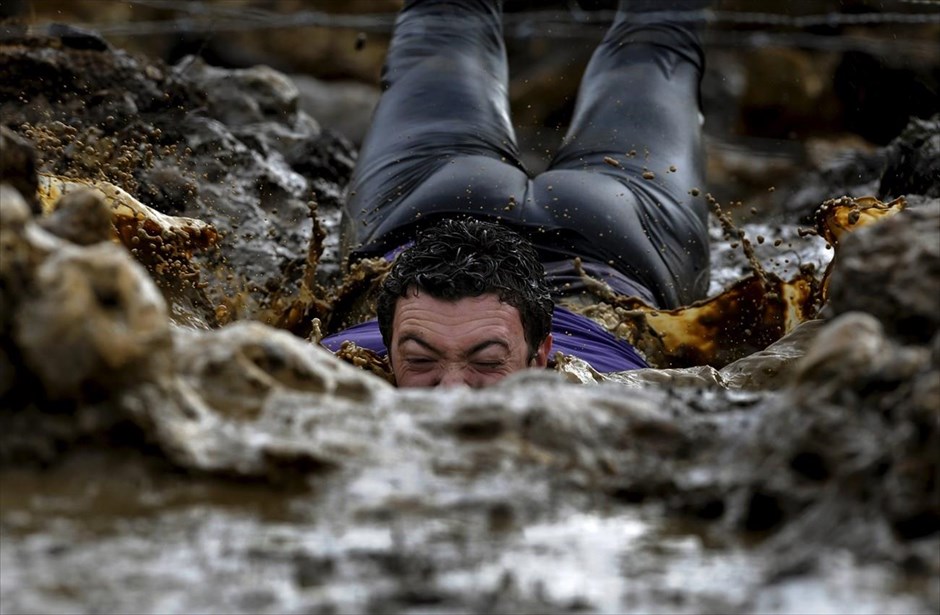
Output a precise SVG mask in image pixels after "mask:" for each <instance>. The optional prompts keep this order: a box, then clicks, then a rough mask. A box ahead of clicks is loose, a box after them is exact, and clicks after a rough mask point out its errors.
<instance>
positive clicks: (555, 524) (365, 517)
mask: <svg viewBox="0 0 940 615" xmlns="http://www.w3.org/2000/svg"><path fill="white" fill-rule="evenodd" d="M128 461H130V460H123V461H122V462H121V463H120V464H115V459H113V458H108V457H106V456H104V457H103V456H100V455H89V456H86V457H83V458H81V459H76V460H73V461H72V462H70V463H68V464H66V465H65V466H63V467H59V468H56V469H55V470H52V471H50V472H48V473H46V474H44V475H43V476H42V479H41V481H39V482H38V483H37V477H36V476H35V475H34V474H31V473H17V472H15V471H5V472H4V473H3V475H2V478H0V488H2V491H3V493H4V498H3V508H2V515H3V525H2V531H3V541H2V545H0V566H2V567H3V568H4V575H3V583H2V586H0V602H2V604H3V611H4V612H7V613H23V612H32V613H50V612H153V613H195V612H246V613H248V612H269V613H301V612H307V613H309V612H341V613H346V612H366V611H368V612H403V613H448V612H468V611H472V612H549V611H550V612H568V611H577V612H585V611H588V612H601V613H613V612H636V613H701V612H716V613H717V612H721V613H730V612H764V613H772V612H773V613H778V612H784V613H787V612H789V613H805V612H812V613H847V612H852V613H873V614H874V613H899V614H900V613H918V612H929V609H928V608H927V606H926V605H925V604H924V603H923V602H921V600H920V598H919V597H918V596H920V595H922V592H924V590H925V588H924V587H918V586H917V585H916V584H915V585H914V586H911V585H910V584H909V582H908V581H906V579H905V577H904V576H903V575H900V574H897V573H896V572H891V571H889V570H886V569H885V568H884V567H883V566H878V565H873V564H865V563H863V562H859V561H857V559H856V558H855V557H854V556H853V555H851V554H850V553H847V552H839V551H833V552H830V553H827V554H826V555H825V556H824V557H822V558H820V561H819V562H818V569H816V570H815V571H814V573H813V574H812V575H803V574H799V573H798V572H794V573H790V574H787V573H783V574H779V573H774V574H777V575H778V576H779V577H780V578H779V579H775V580H774V581H773V582H772V583H768V582H767V578H768V576H772V574H771V572H769V570H768V569H770V568H772V567H773V565H774V559H773V554H772V553H768V552H767V550H765V549H761V548H760V547H759V546H755V545H751V544H748V543H747V542H746V541H744V540H741V539H730V540H728V539H717V540H716V539H715V538H712V537H710V536H709V532H708V530H707V527H700V526H698V527H697V525H696V524H695V523H679V522H677V521H676V520H674V519H670V518H668V517H666V516H664V515H663V512H662V510H661V509H660V508H659V507H657V506H645V507H635V506H631V507H626V506H622V505H620V506H618V505H611V504H609V503H603V502H601V503H595V505H593V506H592V505H590V503H589V502H581V503H580V504H575V503H574V502H572V498H571V497H570V495H566V494H563V493H560V492H559V490H556V489H553V488H551V487H550V486H549V485H545V484H542V485H530V486H528V487H526V486H525V485H524V484H522V481H519V480H509V481H493V482H488V483H486V484H478V485H475V486H474V485H472V484H471V485H467V484H466V482H464V481H448V482H449V483H450V484H445V485H441V484H440V483H438V485H437V488H436V491H437V494H436V495H435V497H434V498H433V499H434V500H436V502H428V501H427V499H428V498H422V497H421V496H420V493H415V492H416V491H418V492H420V491H423V488H422V487H421V486H420V483H424V482H425V481H426V477H425V476H423V473H424V472H423V469H421V468H412V469H408V468H396V469H395V471H394V472H377V471H373V472H369V473H366V474H365V475H362V476H359V477H341V476H334V477H331V478H326V479H324V480H318V481H316V482H317V485H316V486H315V487H314V488H313V489H312V492H311V493H307V494H290V493H284V492H281V491H277V490H272V489H271V487H270V486H268V485H258V484H254V485H253V484H243V485H240V484H237V483H232V482H228V481H226V482H215V481H207V480H200V479H193V478H192V477H186V476H179V475H174V474H173V473H170V472H168V470H167V468H164V467H160V466H159V464H147V463H141V462H140V461H130V462H129V463H128ZM155 466H156V467H155ZM383 474H384V476H383ZM389 474H392V476H389ZM543 480H544V479H543ZM409 483H410V484H409ZM402 487H404V488H402ZM468 487H469V488H468ZM402 492H404V493H402ZM383 493H384V497H383V495H380V494H383ZM584 499H585V498H584V497H583V496H582V497H578V498H575V501H577V500H584ZM587 499H588V500H589V499H590V498H587ZM539 502H551V503H552V505H551V506H550V507H549V509H548V510H546V509H545V506H544V505H540V504H539ZM597 504H600V506H598V505H597ZM585 505H587V506H585ZM526 507H529V508H539V509H541V510H540V511H539V512H538V513H537V514H536V515H532V514H531V512H525V508H526ZM922 583H923V582H922Z"/></svg>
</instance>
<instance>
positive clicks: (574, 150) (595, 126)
mask: <svg viewBox="0 0 940 615" xmlns="http://www.w3.org/2000/svg"><path fill="white" fill-rule="evenodd" d="M705 4H707V3H705V2H701V1H697V2H683V1H678V2H676V1H673V2H669V1H668V0H667V1H662V2H658V1H657V2H628V1H625V0H622V1H621V3H620V8H619V10H618V13H617V16H616V18H615V20H614V23H613V24H612V25H611V27H610V29H609V30H608V32H607V34H606V36H605V38H604V40H603V42H602V43H601V44H600V45H599V47H598V48H597V50H596V51H595V53H594V55H593V57H592V59H591V61H590V63H589V64H588V67H587V69H586V71H585V74H584V77H583V80H582V83H581V88H580V91H579V93H578V100H577V103H576V106H575V112H574V117H573V119H572V123H571V127H570V129H569V131H568V134H567V136H566V137H565V140H564V142H563V145H562V147H561V148H560V149H559V151H558V154H557V155H556V157H555V159H554V161H553V162H552V164H551V165H550V167H549V170H548V171H547V172H545V173H543V174H542V175H540V176H539V177H538V178H536V184H537V186H536V192H537V193H542V192H543V190H545V189H546V187H547V186H549V185H551V186H552V191H553V194H554V195H555V197H556V199H558V200H559V202H564V203H565V204H566V209H567V211H566V214H567V215H568V216H569V218H570V221H571V226H573V227H574V228H575V229H577V230H578V232H580V233H581V234H582V235H583V237H584V240H586V241H587V242H588V243H589V244H590V246H591V249H592V250H593V251H594V253H595V255H596V254H598V253H603V254H604V256H605V258H606V260H607V261H608V262H609V263H610V264H612V265H613V266H614V267H615V268H617V269H619V270H621V271H623V272H624V273H626V274H627V275H628V276H630V277H632V278H634V279H636V280H638V281H639V282H641V283H642V284H643V285H644V286H646V287H647V288H649V289H650V290H652V291H653V293H654V295H656V296H657V298H658V300H659V302H660V304H661V305H663V307H669V306H672V305H675V304H677V303H687V302H690V301H693V300H695V299H697V298H700V297H701V296H702V295H703V294H704V292H705V291H706V290H707V284H708V245H707V224H706V223H707V206H706V204H705V202H704V199H703V198H702V197H698V198H693V197H692V196H691V195H690V191H691V190H692V189H693V188H699V187H701V186H702V182H703V159H702V154H701V121H700V109H699V83H700V80H701V75H702V71H703V65H704V56H703V53H702V50H701V46H700V42H699V36H698V30H699V28H700V24H695V23H692V22H691V21H690V17H693V16H698V15H699V14H698V13H694V14H690V13H688V12H685V13H683V12H682V11H681V9H687V8H689V7H690V5H694V7H693V8H700V7H702V6H704V5H705ZM637 5H639V6H637ZM631 7H633V10H631ZM647 10H649V11H653V12H646V11H647ZM670 10H672V11H673V12H672V13H671V14H670Z"/></svg>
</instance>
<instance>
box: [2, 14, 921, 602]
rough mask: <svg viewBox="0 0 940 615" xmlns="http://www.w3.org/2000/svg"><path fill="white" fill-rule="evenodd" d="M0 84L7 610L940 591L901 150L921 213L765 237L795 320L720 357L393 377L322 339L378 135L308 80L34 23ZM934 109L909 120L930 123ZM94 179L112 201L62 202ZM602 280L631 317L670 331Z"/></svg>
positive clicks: (786, 314)
mask: <svg viewBox="0 0 940 615" xmlns="http://www.w3.org/2000/svg"><path fill="white" fill-rule="evenodd" d="M0 73H2V74H3V75H4V76H5V78H4V80H3V81H2V82H0V112H2V118H3V123H4V126H5V127H6V128H7V129H9V130H5V131H4V133H3V148H2V149H3V156H2V163H3V164H2V168H3V181H4V186H3V192H2V199H0V203H2V216H0V222H2V226H0V256H2V261H0V291H2V294H0V396H2V412H0V434H2V435H0V459H2V461H3V469H2V470H0V513H2V519H0V530H2V537H3V540H2V542H0V610H2V611H3V612H10V613H12V612H36V613H39V612H87V611H94V612H99V611H115V612H117V611H128V612H130V611H133V612H203V611H205V612H210V611H211V612H278V613H283V612H323V613H328V612H361V611H381V612H408V613H421V612H435V613H439V612H467V611H473V612H569V611H578V612H643V613H648V612H669V613H676V612H689V613H697V612H705V611H708V612H754V611H759V612H871V613H883V612H894V613H912V612H925V613H929V612H936V611H937V609H938V607H940V588H938V586H937V583H936V579H937V576H938V574H940V480H938V468H940V335H938V333H937V331H938V324H940V323H938V314H940V299H938V293H937V292H936V291H937V289H938V288H940V245H938V242H940V236H938V229H940V201H938V200H937V199H936V197H935V196H929V195H930V192H929V191H928V190H922V189H921V188H920V187H919V186H921V184H918V183H916V182H912V183H908V184H904V182H900V184H899V182H898V176H899V174H897V173H895V174H892V176H891V177H890V178H886V185H888V184H889V182H888V181H887V180H890V186H891V192H889V193H885V194H880V195H879V196H880V197H882V199H883V200H884V202H885V203H888V202H889V201H891V199H893V198H895V197H905V202H906V203H907V206H906V208H905V209H904V210H903V211H900V212H899V213H896V214H895V215H891V216H887V217H885V219H884V220H881V221H878V222H877V223H874V224H870V225H867V226H865V227H864V228H861V229H859V230H857V231H853V232H850V233H841V232H839V231H838V229H835V230H833V229H831V228H830V229H829V230H830V232H831V233H832V234H829V235H826V239H828V241H829V242H830V243H831V244H833V245H835V246H836V250H835V252H836V254H837V257H836V260H835V264H834V265H833V267H832V270H831V277H830V278H828V279H827V280H826V281H825V283H824V278H823V272H824V271H825V270H826V269H827V267H828V265H829V262H830V260H831V257H832V254H833V251H832V250H828V251H827V250H826V249H825V242H826V239H822V238H820V237H817V236H815V235H813V234H812V233H810V234H807V233H806V232H804V230H803V229H801V228H799V227H798V226H796V225H794V224H782V225H778V226H775V227H758V226H753V227H745V228H744V231H745V239H747V238H750V239H749V241H750V242H751V247H752V248H753V249H754V258H756V259H758V260H759V261H760V262H761V263H762V264H763V267H764V270H763V273H762V274H761V275H758V276H757V277H758V278H760V279H762V280H764V282H763V283H762V284H761V285H759V288H758V289H757V291H758V292H757V295H756V298H755V297H754V295H753V294H752V295H748V296H751V301H752V302H753V301H757V302H758V303H757V304H755V305H760V306H764V307H766V306H768V305H772V304H773V303H774V300H768V297H769V296H770V295H772V294H773V292H772V291H773V290H775V289H776V290H777V291H778V295H779V294H785V293H783V292H782V291H780V289H785V288H786V284H787V282H788V281H790V280H794V279H799V280H803V282H804V283H802V284H797V285H796V286H798V287H800V288H806V289H808V290H807V293H808V294H807V295H806V296H805V297H803V300H801V301H797V302H794V303H792V304H787V305H798V306H802V307H801V310H802V311H799V312H798V313H796V315H795V316H794V315H793V314H794V312H792V311H787V310H777V311H773V310H771V311H770V312H764V311H758V312H757V313H759V314H768V313H769V314H770V315H771V317H770V318H769V320H768V322H767V328H766V332H765V333H766V335H764V336H763V337H762V336H761V335H758V333H759V332H758V331H751V332H750V333H748V334H744V332H743V331H741V332H740V335H739V336H735V335H734V332H735V329H734V327H733V326H731V325H727V323H726V326H725V328H724V329H722V331H723V333H724V336H725V338H726V339H723V340H722V343H721V344H719V346H720V352H714V351H710V352H705V351H701V352H700V353H699V354H695V353H690V352H687V351H684V350H683V351H681V352H680V351H677V350H676V348H677V346H675V345H670V344H669V343H668V340H667V342H666V343H664V344H662V345H661V346H660V347H659V348H660V351H661V353H662V356H661V360H660V362H659V364H660V365H661V367H662V369H650V370H640V371H637V372H629V373H624V374H614V375H610V376H601V375H599V374H596V373H595V372H593V371H592V370H590V368H588V367H587V366H586V365H584V364H581V363H579V362H578V361H576V360H573V359H568V358H560V359H559V366H558V369H557V370H556V371H554V372H552V371H547V372H544V373H526V374H519V375H517V376H515V377H513V378H511V379H509V380H507V381H506V382H504V383H503V384H501V385H500V386H498V387H495V388H493V389H490V390H486V391H481V392H474V393H470V392H468V391H460V390H457V391H399V390H396V389H395V388H394V387H392V386H391V385H389V384H388V383H387V382H385V381H384V380H383V379H381V378H378V377H376V376H374V375H372V374H370V373H367V371H365V370H362V369H358V368H356V367H353V366H351V365H349V364H347V363H345V362H343V361H340V360H337V359H335V358H334V357H332V356H331V355H330V354H329V353H327V352H326V351H324V350H322V349H320V348H319V347H317V346H315V345H314V344H311V343H309V342H308V341H306V339H305V338H315V337H316V336H317V335H318V333H317V329H318V328H317V326H315V325H314V324H313V319H314V318H317V319H319V322H320V329H321V331H322V329H326V330H329V329H330V328H331V327H337V326H339V325H340V324H341V321H343V320H344V319H347V318H349V314H350V313H351V312H352V311H355V309H359V308H361V307H362V306H363V305H365V306H366V307H367V303H368V302H367V301H363V300H362V299H361V296H360V295H361V290H362V288H363V287H367V286H368V284H369V281H370V280H371V279H372V278H374V274H375V273H380V269H381V268H380V267H376V268H374V269H376V271H366V270H364V271H363V272H362V273H363V274H364V275H362V279H361V280H357V279H350V280H346V281H345V282H343V281H340V280H338V279H337V275H336V274H337V272H338V266H339V263H338V262H337V256H336V245H337V244H336V242H337V238H336V222H337V212H338V205H339V204H340V199H341V198H342V189H343V186H344V184H345V181H346V180H347V179H348V175H349V171H350V169H351V166H352V164H353V161H354V157H355V152H354V151H353V149H352V148H351V147H350V146H349V145H348V144H346V143H344V141H343V140H342V139H340V138H338V137H335V136H333V135H331V134H330V133H329V131H328V130H326V129H323V128H322V127H320V126H319V125H318V124H317V122H316V121H315V120H314V119H313V118H310V117H309V116H307V115H305V114H304V113H302V112H299V111H297V109H296V95H295V91H294V89H293V88H292V85H291V83H290V82H289V81H288V80H287V79H286V78H284V76H283V75H280V74H279V73H276V72H274V71H271V70H269V69H263V68H257V69H248V70H236V71H223V70H221V69H215V68H211V67H208V66H205V65H202V64H200V63H199V62H198V61H193V60H184V61H183V62H181V63H180V64H179V65H176V66H165V65H161V64H159V63H155V62H151V61H149V60H145V59H141V58H135V57H132V56H129V55H127V54H125V53H123V52H121V51H119V50H114V49H111V48H110V47H109V46H108V45H107V44H106V43H104V42H103V41H101V40H100V39H98V38H96V37H94V36H93V35H84V34H80V33H78V34H76V33H71V34H70V35H69V36H67V37H64V38H61V39H37V38H31V37H29V36H26V35H25V34H21V35H17V36H10V37H8V38H6V39H4V41H3V43H2V45H0ZM921 124H922V125H921ZM921 124H916V125H914V126H913V128H912V130H913V131H914V133H916V135H915V136H914V137H908V138H911V139H920V140H919V141H916V142H917V143H920V144H924V143H927V144H928V145H929V144H930V143H936V141H937V134H938V132H937V131H938V120H934V121H933V122H922V123H921ZM925 133H926V134H927V135H928V136H927V137H926V138H925V137H924V136H923V135H924V134H925ZM930 135H932V136H930ZM925 147H926V146H924V147H919V149H918V148H915V153H916V151H922V152H924V155H925V156H930V154H929V151H924V150H925ZM934 147H935V145H934ZM889 149H890V148H889ZM895 150H896V151H902V152H905V154H904V155H905V156H907V158H904V159H903V160H905V161H907V162H906V163H905V164H909V165H910V166H911V167H912V168H913V167H914V166H916V164H920V163H918V162H917V161H911V158H910V156H911V154H910V150H911V148H907V149H905V148H903V147H900V146H899V147H896V148H895ZM886 155H888V156H890V155H892V154H891V153H890V151H889V152H888V153H887V154H886ZM936 159H937V158H933V160H936ZM925 160H930V158H925ZM896 166H897V165H895V167H896ZM892 168H893V167H892ZM35 170H38V171H39V173H40V175H38V176H37V175H36V174H35ZM900 175H903V174H900ZM918 181H920V180H918ZM69 182H78V183H81V184H89V183H91V184H94V185H96V186H97V189H98V190H99V191H102V192H101V193H96V192H88V191H82V190H78V191H73V192H71V193H70V194H69V195H67V196H66V197H64V198H57V197H58V195H57V194H55V189H56V188H55V187H56V186H58V187H59V188H62V187H63V186H66V187H67V186H68V185H70V184H69ZM101 182H106V183H101ZM899 185H900V187H899ZM905 185H907V186H910V185H916V186H918V191H917V192H913V191H908V190H905V188H904V186H905ZM935 185H936V184H933V186H935ZM111 186H115V187H117V188H118V189H120V190H122V191H123V192H119V191H115V190H112V188H111ZM931 189H935V188H931ZM924 195H927V196H924ZM832 196H833V197H838V196H840V195H838V194H833V195H832ZM314 204H315V205H314ZM868 204H869V205H871V203H868ZM44 205H45V206H46V208H47V210H49V211H47V212H46V213H45V214H44V215H43V214H42V212H41V210H42V208H43V206H44ZM844 205H845V207H844V208H843V209H841V210H840V211H841V212H843V213H844V215H845V220H844V222H845V224H846V225H847V226H849V227H852V228H854V227H856V226H861V224H858V220H860V219H862V218H864V217H865V216H866V214H865V212H866V211H868V209H866V208H865V207H864V205H865V203H864V202H863V203H859V202H854V201H853V202H846V203H845V204H844ZM882 209H888V206H887V205H885V206H884V207H882V206H881V205H877V206H876V207H875V209H874V210H873V211H879V210H882ZM51 210H55V211H51ZM853 212H854V213H853ZM892 213H893V212H892ZM837 219H839V216H836V215H833V216H830V218H829V220H837ZM826 228H829V227H826ZM713 230H714V233H715V240H716V241H715V247H714V251H715V252H714V256H715V258H714V259H713V260H714V262H715V263H716V271H715V275H714V278H715V280H716V282H715V286H714V287H713V289H712V290H713V293H712V294H713V295H715V296H717V295H719V293H720V291H721V290H722V289H723V288H725V287H728V286H732V285H734V283H736V282H738V283H740V284H742V285H747V284H752V283H751V282H747V284H745V282H746V280H742V278H745V277H746V276H747V275H748V274H750V273H751V270H750V267H749V265H748V263H747V259H746V258H745V257H744V256H743V255H742V252H741V248H740V247H737V248H732V247H731V244H733V243H736V244H740V243H741V242H742V237H741V236H739V235H737V234H736V232H732V233H731V235H730V236H727V238H725V235H727V229H726V232H723V231H722V226H721V225H720V224H719V223H718V221H717V220H716V221H715V224H714V229H713ZM821 230H825V229H824V228H821ZM758 235H759V236H761V237H765V238H766V240H765V241H763V242H761V241H759V240H757V239H756V238H757V236H758ZM778 241H779V244H778ZM775 244H777V245H775ZM321 250H322V253H321ZM729 255H730V257H731V258H730V261H729V259H728V257H729ZM767 280H771V281H772V285H771V286H770V287H768V285H767V284H769V282H767ZM597 292H598V294H599V295H600V298H601V301H599V302H596V303H595V304H594V306H593V308H592V310H593V312H592V315H594V316H595V317H596V318H598V320H600V321H601V322H605V323H606V324H608V325H609V326H610V328H611V329H613V330H615V331H620V333H621V334H623V335H631V334H634V333H632V332H634V331H636V330H643V327H634V328H632V329H630V330H620V329H619V328H620V327H622V326H624V324H625V323H627V324H628V323H635V322H637V320H638V319H641V320H642V322H643V323H648V322H649V321H648V320H646V319H647V314H646V313H645V312H643V310H642V309H641V307H642V306H639V307H638V306H637V305H636V304H634V303H631V302H629V301H626V300H624V299H622V298H616V297H610V296H604V290H603V289H597ZM751 292H752V293H753V292H754V291H751ZM876 299H877V300H876ZM699 307H702V306H699ZM819 308H821V311H819ZM703 309H704V308H703ZM746 311H747V310H745V312H746ZM668 316H669V315H668V314H664V315H662V316H660V315H658V314H657V315H649V317H650V318H665V317H668ZM801 321H805V322H801ZM767 332H769V333H767ZM787 332H788V333H787ZM771 333H773V334H772V335H771ZM783 333H787V335H785V336H784V337H782V339H780V340H779V341H777V342H776V343H773V344H771V345H770V346H769V347H766V346H767V344H769V343H770V342H772V341H773V340H775V339H777V338H778V337H780V335H781V334H783ZM654 337H655V336H654ZM656 339H660V340H661V339H663V338H662V337H661V336H660V337H658V338H656ZM681 346H682V345H681V344H679V347H681Z"/></svg>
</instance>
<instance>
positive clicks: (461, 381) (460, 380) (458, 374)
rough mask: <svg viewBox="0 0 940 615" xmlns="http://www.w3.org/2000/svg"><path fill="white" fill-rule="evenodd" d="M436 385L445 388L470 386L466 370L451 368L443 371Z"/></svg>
mask: <svg viewBox="0 0 940 615" xmlns="http://www.w3.org/2000/svg"><path fill="white" fill-rule="evenodd" d="M437 384H438V386H442V387H447V388H450V387H459V386H470V380H469V378H468V374H467V371H466V370H464V369H461V368H460V367H451V368H449V369H445V370H443V373H442V374H441V379H440V381H439V382H438V383H437Z"/></svg>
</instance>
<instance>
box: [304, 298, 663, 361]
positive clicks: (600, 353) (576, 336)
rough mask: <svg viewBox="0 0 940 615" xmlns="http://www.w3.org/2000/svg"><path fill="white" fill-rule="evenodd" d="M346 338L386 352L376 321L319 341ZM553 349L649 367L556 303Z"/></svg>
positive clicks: (334, 344)
mask: <svg viewBox="0 0 940 615" xmlns="http://www.w3.org/2000/svg"><path fill="white" fill-rule="evenodd" d="M347 340H348V341H351V342H353V343H355V344H356V345H357V346H359V347H361V348H367V349H369V350H371V351H373V352H375V353H376V354H378V355H379V356H383V357H384V356H385V355H386V354H387V353H388V350H387V349H386V348H385V343H384V342H382V334H381V333H379V322H378V321H377V320H369V321H367V322H364V323H362V324H359V325H356V326H354V327H350V328H349V329H346V330H344V331H340V332H339V333H336V334H334V335H330V336H328V337H325V338H323V341H322V342H321V344H323V345H324V346H326V347H327V348H328V349H330V350H331V351H332V352H336V351H337V350H339V347H340V346H341V345H342V344H343V342H345V341H347ZM556 350H557V351H560V352H561V353H562V354H566V355H573V356H576V357H578V358H579V359H583V360H584V361H586V362H587V363H588V364H590V365H591V367H593V368H594V369H596V370H597V371H599V372H622V371H627V370H631V369H640V368H643V367H649V365H648V364H647V363H646V361H644V360H643V358H642V357H641V356H640V355H639V354H638V353H637V351H636V350H635V349H634V348H633V346H631V345H630V344H628V343H627V342H625V341H623V340H620V339H617V338H616V337H614V336H613V335H611V334H610V333H609V332H608V331H606V330H605V329H604V328H602V327H601V326H600V325H598V324H597V323H595V322H594V321H593V320H591V319H590V318H588V317H586V316H581V315H580V314H575V313H574V312H571V311H569V310H566V309H565V308H562V307H558V306H555V314H554V316H553V317H552V351H553V352H554V351H556Z"/></svg>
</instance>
